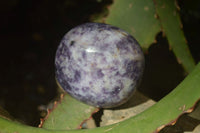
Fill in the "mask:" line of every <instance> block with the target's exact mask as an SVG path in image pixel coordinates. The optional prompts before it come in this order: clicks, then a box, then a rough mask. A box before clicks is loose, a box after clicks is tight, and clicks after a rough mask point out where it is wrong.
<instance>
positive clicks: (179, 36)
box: [155, 0, 195, 72]
mask: <svg viewBox="0 0 200 133" xmlns="http://www.w3.org/2000/svg"><path fill="white" fill-rule="evenodd" d="M155 7H156V12H157V14H158V16H159V20H160V22H161V25H162V29H163V32H164V33H165V34H166V37H167V39H168V41H169V44H170V47H171V48H172V50H173V52H174V53H175V55H176V57H177V60H178V62H179V63H180V64H182V65H183V67H184V69H185V70H186V71H187V72H191V70H193V68H194V67H195V63H194V60H193V58H192V56H191V53H190V50H189V48H188V45H187V42H186V39H185V36H184V33H183V31H182V29H181V27H182V24H181V20H180V16H179V13H178V12H177V9H178V8H179V7H178V6H177V4H176V1H175V0H155Z"/></svg>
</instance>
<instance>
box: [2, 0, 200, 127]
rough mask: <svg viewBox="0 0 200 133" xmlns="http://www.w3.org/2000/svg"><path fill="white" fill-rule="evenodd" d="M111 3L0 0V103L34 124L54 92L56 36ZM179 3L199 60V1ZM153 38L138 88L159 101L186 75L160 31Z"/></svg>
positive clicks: (96, 0) (97, 0)
mask: <svg viewBox="0 0 200 133" xmlns="http://www.w3.org/2000/svg"><path fill="white" fill-rule="evenodd" d="M111 3H112V0H59V1H50V0H7V1H0V17H1V21H0V44H1V52H0V54H1V55H0V58H1V59H0V60H1V66H0V68H1V69H0V106H1V107H3V108H5V109H6V110H7V111H8V112H9V113H10V114H11V115H12V116H13V117H15V118H16V119H18V120H20V121H23V122H24V123H26V124H29V125H33V126H37V125H38V124H39V119H40V118H41V117H44V116H45V112H46V108H47V104H48V103H49V101H52V100H54V99H55V98H56V97H57V95H58V90H57V86H56V82H55V77H54V69H55V68H54V56H55V51H56V48H57V46H58V45H59V41H60V40H61V38H62V37H63V35H64V34H65V33H66V32H67V31H68V30H70V29H71V28H73V27H74V26H76V25H78V24H81V23H84V22H88V21H90V18H91V17H94V16H93V14H97V13H99V12H102V11H103V10H104V9H105V5H109V4H111ZM178 4H179V6H180V9H181V10H180V14H181V20H182V23H183V30H184V33H185V36H186V39H187V41H188V45H189V48H190V51H191V53H192V55H193V57H194V59H195V61H196V62H198V61H199V60H200V52H199V50H200V45H199V43H200V37H199V36H200V33H199V31H200V26H199V24H200V1H199V0H193V1H192V2H191V1H187V0H181V1H178ZM156 40H157V42H155V43H153V44H152V45H151V46H150V48H149V49H148V52H147V53H146V54H145V58H146V69H145V75H144V78H143V82H142V85H141V89H140V91H141V92H143V93H144V94H145V95H147V96H149V97H150V98H152V99H154V100H156V101H158V100H160V99H161V98H162V97H163V96H165V95H166V94H168V93H169V92H170V91H171V90H172V89H173V88H175V87H176V86H177V85H178V84H179V83H180V82H181V81H182V80H183V78H184V77H185V76H186V75H185V73H184V71H183V69H182V67H181V65H179V64H178V63H177V60H176V58H175V56H174V54H173V52H172V51H170V50H169V45H168V42H167V40H166V38H165V37H163V36H162V33H159V34H158V35H157V36H156ZM161 77H162V78H161ZM168 79H170V80H168ZM166 81H167V82H166Z"/></svg>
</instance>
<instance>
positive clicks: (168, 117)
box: [0, 63, 200, 133]
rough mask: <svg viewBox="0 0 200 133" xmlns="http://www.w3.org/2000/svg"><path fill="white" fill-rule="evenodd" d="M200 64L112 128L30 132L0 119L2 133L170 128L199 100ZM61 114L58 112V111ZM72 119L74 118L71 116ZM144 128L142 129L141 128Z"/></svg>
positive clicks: (36, 132)
mask: <svg viewBox="0 0 200 133" xmlns="http://www.w3.org/2000/svg"><path fill="white" fill-rule="evenodd" d="M199 81H200V63H199V64H198V65H197V66H196V68H195V69H194V70H193V71H192V72H191V73H190V74H189V76H187V77H186V78H185V80H184V81H183V82H182V83H181V84H180V85H179V86H178V87H176V88H175V89H174V90H173V91H172V92H171V93H170V94H169V95H167V96H166V97H164V98H163V99H161V100H160V101H159V102H158V103H156V104H155V105H153V106H152V107H150V108H149V109H147V110H145V111H144V112H142V113H140V114H139V115H136V116H134V117H131V118H130V119H128V120H125V121H123V122H119V123H116V124H113V125H109V126H105V127H100V128H93V129H84V130H49V129H48V130H47V129H42V128H33V127H30V126H26V125H23V124H19V123H16V122H12V121H9V120H6V119H4V118H1V117H0V132H1V133H11V132H20V133H27V132H28V133H52V132H54V133H75V132H76V133H102V132H106V133H123V132H134V133H151V132H158V131H160V130H161V129H162V128H164V127H165V126H166V125H172V124H174V123H175V122H176V120H177V119H178V117H179V116H180V115H182V114H184V113H190V112H191V111H193V109H194V106H195V104H196V103H197V101H198V100H199V99H200V89H199V87H200V82H199ZM60 111H61V110H60ZM73 117H74V116H73ZM144 127H145V128H144Z"/></svg>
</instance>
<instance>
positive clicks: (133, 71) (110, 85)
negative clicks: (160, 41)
mask: <svg viewBox="0 0 200 133" xmlns="http://www.w3.org/2000/svg"><path fill="white" fill-rule="evenodd" d="M55 64H56V78H57V81H58V83H59V84H60V86H61V87H62V88H63V89H64V90H65V91H67V92H68V93H69V94H70V95H71V96H72V97H74V98H76V99H78V100H80V101H82V102H84V103H87V104H89V105H92V106H96V107H102V108H110V107H115V106H118V105H121V104H123V103H125V102H126V101H127V100H128V99H129V98H130V97H131V95H132V94H133V92H134V90H135V89H136V88H137V87H138V84H139V82H140V79H141V76H142V73H143V69H144V56H143V52H142V50H141V48H140V46H139V44H138V42H137V41H136V40H135V39H134V38H133V37H132V36H131V35H129V34H128V33H127V32H125V31H123V30H121V29H119V28H117V27H114V26H111V25H107V24H101V23H86V24H82V25H80V26H77V27H75V28H73V29H71V30H70V31H69V32H68V33H67V34H66V35H65V36H64V37H63V39H62V40H61V42H60V45H59V47H58V49H57V52H56V59H55Z"/></svg>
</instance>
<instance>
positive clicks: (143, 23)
mask: <svg viewBox="0 0 200 133" xmlns="http://www.w3.org/2000/svg"><path fill="white" fill-rule="evenodd" d="M155 14H156V13H155V7H154V3H153V1H151V0H114V2H113V4H112V5H111V7H109V15H108V16H107V17H106V23H108V24H111V25H114V26H117V27H119V28H121V29H123V30H125V31H127V32H129V33H130V34H132V35H133V36H134V37H135V38H136V39H137V40H138V42H139V43H140V45H141V47H142V48H143V49H148V47H149V46H150V45H151V44H152V43H153V42H154V41H155V36H156V34H157V33H158V32H160V29H161V28H160V22H159V20H158V19H156V15H155Z"/></svg>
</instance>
